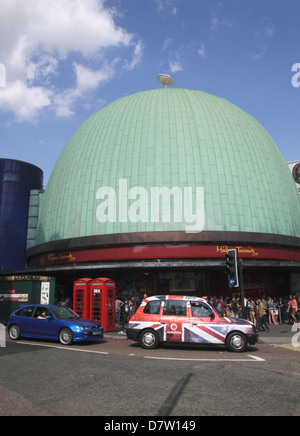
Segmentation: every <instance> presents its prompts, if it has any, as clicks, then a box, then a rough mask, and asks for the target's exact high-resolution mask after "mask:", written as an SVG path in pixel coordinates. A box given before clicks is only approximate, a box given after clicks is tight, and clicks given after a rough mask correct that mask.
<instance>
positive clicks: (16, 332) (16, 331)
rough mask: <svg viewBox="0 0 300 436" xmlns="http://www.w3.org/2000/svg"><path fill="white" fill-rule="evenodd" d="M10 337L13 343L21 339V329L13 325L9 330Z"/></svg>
mask: <svg viewBox="0 0 300 436" xmlns="http://www.w3.org/2000/svg"><path fill="white" fill-rule="evenodd" d="M8 334H9V337H10V339H12V340H13V341H17V340H18V339H20V337H21V329H20V327H19V326H18V325H17V324H13V325H12V326H11V327H10V329H9V332H8Z"/></svg>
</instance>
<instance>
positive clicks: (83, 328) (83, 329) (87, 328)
mask: <svg viewBox="0 0 300 436" xmlns="http://www.w3.org/2000/svg"><path fill="white" fill-rule="evenodd" d="M80 330H81V331H82V332H84V331H86V332H87V331H88V330H89V327H80Z"/></svg>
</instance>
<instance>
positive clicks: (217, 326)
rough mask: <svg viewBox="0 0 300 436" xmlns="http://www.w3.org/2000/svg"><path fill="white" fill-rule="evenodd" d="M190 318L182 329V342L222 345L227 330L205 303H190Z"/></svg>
mask: <svg viewBox="0 0 300 436" xmlns="http://www.w3.org/2000/svg"><path fill="white" fill-rule="evenodd" d="M190 305H191V306H190V309H191V317H190V318H189V319H188V322H187V323H185V324H184V325H183V327H182V331H183V341H184V342H193V343H198V344H224V343H225V341H226V334H227V330H226V328H225V329H224V325H223V323H222V322H221V321H220V319H219V316H218V315H217V314H216V313H215V312H213V311H212V309H211V308H210V307H209V306H208V305H206V304H205V303H202V302H199V301H191V302H190Z"/></svg>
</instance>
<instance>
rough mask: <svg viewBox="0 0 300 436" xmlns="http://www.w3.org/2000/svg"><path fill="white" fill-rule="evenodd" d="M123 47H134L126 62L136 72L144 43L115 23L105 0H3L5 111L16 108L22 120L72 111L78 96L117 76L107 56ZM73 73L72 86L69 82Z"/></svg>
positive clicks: (1, 96)
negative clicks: (46, 111)
mask: <svg viewBox="0 0 300 436" xmlns="http://www.w3.org/2000/svg"><path fill="white" fill-rule="evenodd" d="M122 47H128V48H129V49H130V50H131V52H132V51H133V55H131V56H132V59H131V61H130V62H129V61H128V60H127V59H123V60H122V62H123V63H124V64H125V65H126V67H127V69H128V70H131V69H133V68H135V67H136V66H137V64H138V63H139V62H140V60H141V56H142V48H143V46H142V42H141V41H139V42H138V43H135V41H134V35H132V34H131V33H129V32H127V31H126V30H125V29H123V28H121V27H119V26H117V25H116V23H115V21H114V13H113V11H112V10H110V9H107V8H105V7H104V0H47V1H45V0H25V1H23V0H1V14H0V62H1V63H2V64H3V65H5V68H6V88H5V89H1V92H0V110H2V111H9V112H13V113H14V114H15V115H16V118H17V120H18V121H22V120H32V119H35V118H36V117H38V115H39V114H40V112H41V110H42V109H44V108H49V107H51V108H53V109H54V110H55V111H56V113H57V115H59V116H69V115H71V114H72V113H73V110H72V108H71V106H72V105H73V104H74V103H75V102H76V100H77V99H78V98H82V97H83V96H84V93H85V92H86V91H88V90H90V89H96V88H97V87H98V86H100V85H101V84H103V83H106V82H107V81H108V80H110V79H111V78H112V77H113V76H114V66H115V64H116V60H115V59H108V58H106V57H105V55H106V53H107V50H108V49H109V48H117V49H119V50H120V53H122V51H121V50H122ZM126 53H127V55H128V50H127V51H126ZM117 56H118V55H117ZM77 59H80V61H77ZM90 63H91V64H92V65H93V68H89V66H90ZM82 64H84V65H82ZM95 66H96V68H95ZM66 68H69V71H67V72H66ZM72 76H73V80H74V77H76V85H75V86H74V87H73V88H72V87H70V85H69V83H70V82H68V81H67V77H68V78H69V77H72ZM65 83H68V85H67V86H66V85H65ZM25 108H27V109H25Z"/></svg>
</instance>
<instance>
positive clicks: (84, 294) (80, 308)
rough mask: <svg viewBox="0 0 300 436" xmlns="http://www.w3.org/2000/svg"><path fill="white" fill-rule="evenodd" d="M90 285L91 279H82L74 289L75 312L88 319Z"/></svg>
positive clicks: (76, 283) (75, 283)
mask: <svg viewBox="0 0 300 436" xmlns="http://www.w3.org/2000/svg"><path fill="white" fill-rule="evenodd" d="M90 283H91V279H87V278H86V279H80V280H76V282H74V287H73V310H74V312H76V313H78V315H80V316H81V317H82V318H86V319H89V318H90Z"/></svg>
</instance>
